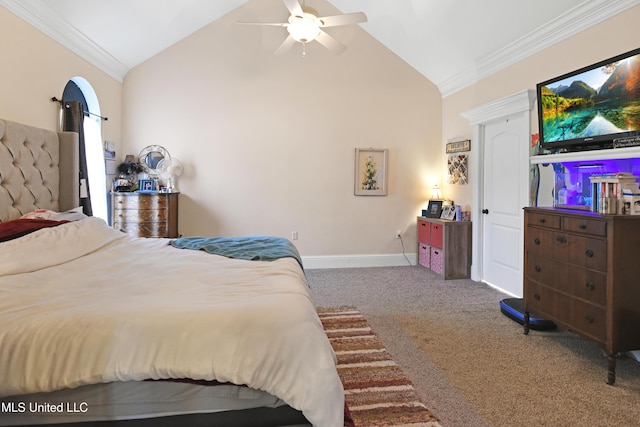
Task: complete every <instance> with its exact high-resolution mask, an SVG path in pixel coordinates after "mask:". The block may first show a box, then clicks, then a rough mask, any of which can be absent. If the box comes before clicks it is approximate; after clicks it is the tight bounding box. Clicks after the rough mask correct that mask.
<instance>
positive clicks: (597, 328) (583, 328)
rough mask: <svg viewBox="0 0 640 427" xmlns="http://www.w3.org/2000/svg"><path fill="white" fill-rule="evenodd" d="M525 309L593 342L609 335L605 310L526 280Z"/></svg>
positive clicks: (600, 340)
mask: <svg viewBox="0 0 640 427" xmlns="http://www.w3.org/2000/svg"><path fill="white" fill-rule="evenodd" d="M525 301H526V305H525V310H528V311H529V312H531V313H532V314H539V315H541V316H542V317H545V316H546V317H550V318H551V319H552V320H554V321H556V322H559V323H561V324H563V325H564V326H565V327H567V328H569V329H570V330H572V331H574V332H577V333H579V334H581V335H584V336H586V337H588V338H590V339H592V340H594V341H598V342H601V343H602V342H604V341H605V337H606V311H605V310H604V309H602V308H600V307H597V306H594V305H593V304H589V303H587V302H584V301H580V300H578V299H575V298H571V297H569V296H566V295H563V294H561V293H558V292H555V291H553V290H552V289H550V288H547V287H545V286H541V285H538V284H536V283H533V282H531V281H530V280H527V283H526V286H525Z"/></svg>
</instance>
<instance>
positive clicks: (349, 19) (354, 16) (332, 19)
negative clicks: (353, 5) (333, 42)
mask: <svg viewBox="0 0 640 427" xmlns="http://www.w3.org/2000/svg"><path fill="white" fill-rule="evenodd" d="M318 20H319V21H320V22H322V24H321V25H320V26H321V27H337V26H339V25H349V24H360V23H362V22H367V15H365V14H364V12H355V13H345V14H344V15H333V16H325V17H322V18H318Z"/></svg>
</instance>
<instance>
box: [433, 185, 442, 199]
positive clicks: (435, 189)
mask: <svg viewBox="0 0 640 427" xmlns="http://www.w3.org/2000/svg"><path fill="white" fill-rule="evenodd" d="M441 199H442V191H440V187H438V184H436V185H434V186H433V189H432V190H431V200H441Z"/></svg>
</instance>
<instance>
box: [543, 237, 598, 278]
mask: <svg viewBox="0 0 640 427" xmlns="http://www.w3.org/2000/svg"><path fill="white" fill-rule="evenodd" d="M551 257H552V258H554V259H556V260H559V261H566V262H569V263H571V264H576V265H579V266H581V267H586V268H591V269H594V270H598V271H602V272H606V271H607V241H606V240H602V239H592V238H588V237H583V236H578V235H575V234H568V233H554V234H553V241H552V250H551Z"/></svg>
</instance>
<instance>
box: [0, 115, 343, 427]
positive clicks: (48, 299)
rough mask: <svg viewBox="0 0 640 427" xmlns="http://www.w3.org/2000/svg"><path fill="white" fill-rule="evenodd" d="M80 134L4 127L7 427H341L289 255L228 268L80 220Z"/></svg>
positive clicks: (2, 372) (339, 393) (0, 213)
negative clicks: (99, 425) (87, 425)
mask: <svg viewBox="0 0 640 427" xmlns="http://www.w3.org/2000/svg"><path fill="white" fill-rule="evenodd" d="M74 136H75V135H74V134H69V133H57V132H52V131H47V130H42V129H37V128H33V127H29V126H25V125H22V124H18V123H13V122H9V121H1V120H0V140H1V141H2V144H0V231H3V232H4V238H3V239H0V240H4V241H1V242H0V425H42V424H60V425H62V424H65V423H73V424H72V425H78V423H81V422H97V421H103V422H107V423H109V424H107V425H114V424H118V423H122V422H123V421H124V422H126V423H127V424H125V425H225V426H231V425H292V424H312V425H317V426H343V425H344V391H343V388H342V384H341V382H340V379H339V377H338V374H337V371H336V359H335V354H334V353H333V350H332V348H331V345H330V343H329V341H328V339H327V337H326V335H325V333H324V330H323V328H322V324H321V323H320V320H319V318H318V316H317V313H316V310H315V306H314V304H313V301H312V299H311V295H310V292H309V288H308V285H307V282H306V280H305V276H304V270H303V268H302V266H301V261H300V259H299V257H298V256H296V252H297V251H295V248H293V250H292V252H293V253H294V254H293V255H291V256H288V255H287V254H284V255H281V256H275V257H271V258H269V257H262V256H258V257H256V256H250V257H239V258H238V257H230V255H228V254H224V255H219V254H218V253H209V252H207V251H203V250H198V249H203V248H202V247H201V246H200V247H188V246H190V245H183V246H182V247H176V246H180V245H175V246H172V245H170V244H168V241H167V240H166V239H144V238H134V237H129V236H127V235H125V234H123V233H121V232H119V231H116V230H114V229H112V228H110V227H109V226H108V225H107V224H106V223H105V222H104V221H102V220H100V219H98V218H92V217H84V215H82V214H79V213H77V212H73V211H72V209H73V208H75V207H76V206H78V197H77V194H78V183H77V179H75V177H77V176H78V175H77V173H76V172H75V171H76V170H77V157H76V156H75V153H77V136H75V137H74ZM25 216H26V218H25ZM38 223H41V224H45V225H43V226H42V227H41V226H40V225H39V224H38ZM0 234H2V233H0ZM211 240H213V239H211ZM239 240H245V239H244V238H243V239H239ZM266 240H268V239H266ZM281 240H282V239H281ZM281 240H279V241H278V243H279V244H281V243H282V241H281ZM205 242H210V241H209V240H206V241H205ZM237 242H238V240H235V241H234V243H235V244H237ZM174 243H175V242H174ZM189 243H192V242H189ZM217 243H220V242H217ZM216 246H220V244H217V245H216ZM252 250H254V248H252ZM176 417H179V418H176Z"/></svg>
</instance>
